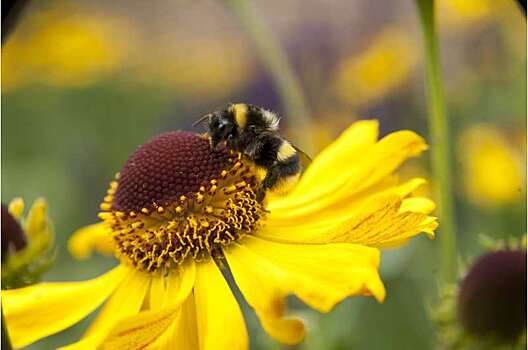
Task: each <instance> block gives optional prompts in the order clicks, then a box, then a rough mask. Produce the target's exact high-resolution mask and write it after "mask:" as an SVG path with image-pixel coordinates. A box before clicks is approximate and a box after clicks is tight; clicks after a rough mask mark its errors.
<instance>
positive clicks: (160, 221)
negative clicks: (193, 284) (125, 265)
mask: <svg viewBox="0 0 528 350" xmlns="http://www.w3.org/2000/svg"><path fill="white" fill-rule="evenodd" d="M258 186H259V182H258V180H257V177H256V171H255V169H254V165H253V164H251V163H249V162H248V161H247V160H245V159H243V158H242V156H241V155H240V154H238V153H236V152H232V151H230V150H227V149H221V150H214V149H211V147H210V145H209V142H208V140H207V139H205V138H204V137H202V136H200V135H198V134H194V133H190V132H170V133H164V134H161V135H158V136H156V137H154V138H153V139H151V140H150V141H148V142H147V143H145V144H143V145H142V146H140V147H139V148H138V149H137V150H136V152H134V153H133V154H132V155H131V156H130V158H129V159H128V160H127V162H126V164H125V166H124V167H123V169H122V171H121V172H120V173H119V174H118V175H117V176H116V179H115V181H112V182H111V183H110V187H109V189H108V191H107V195H106V196H105V197H104V201H103V203H102V204H101V209H102V210H103V212H101V213H100V214H99V216H100V217H101V218H102V219H103V220H104V221H105V222H106V223H107V224H108V225H109V226H110V227H111V229H112V235H113V239H114V241H115V244H116V250H117V255H118V256H119V257H120V258H122V259H124V260H126V261H128V262H129V263H131V264H132V265H134V266H135V267H136V268H138V269H139V270H146V271H165V270H167V269H170V268H172V267H174V266H175V265H177V264H180V263H182V262H183V261H184V260H185V259H186V258H193V259H195V260H201V259H203V258H204V257H205V256H206V255H207V254H211V252H212V251H214V250H215V247H218V246H223V245H227V244H229V243H231V242H233V241H235V240H237V239H239V238H240V237H242V236H244V235H246V234H249V233H251V232H252V231H253V230H255V228H256V227H257V225H258V224H259V220H260V219H261V218H262V217H263V216H264V215H265V210H264V208H263V205H262V204H261V203H260V202H258V201H257V199H256V192H257V188H258Z"/></svg>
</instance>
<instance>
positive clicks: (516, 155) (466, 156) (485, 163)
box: [459, 124, 525, 208]
mask: <svg viewBox="0 0 528 350" xmlns="http://www.w3.org/2000/svg"><path fill="white" fill-rule="evenodd" d="M459 153H460V157H461V160H462V162H461V163H462V165H463V175H464V176H463V181H464V188H465V191H466V193H467V197H468V199H469V200H470V201H471V202H472V203H474V204H475V205H478V206H480V207H484V208H493V207H497V206H501V205H506V204H509V203H516V202H519V201H520V200H521V198H522V197H523V195H522V193H523V192H524V189H525V180H524V176H525V174H524V168H523V166H522V163H523V161H522V159H524V158H525V157H524V156H523V155H522V154H521V153H522V152H521V151H519V150H518V149H517V148H516V147H515V146H514V145H512V144H511V143H510V142H509V141H508V136H507V135H505V134H504V133H503V132H502V131H501V130H499V129H497V128H495V127H493V126H492V125H488V124H481V125H477V126H473V127H471V128H469V129H467V130H465V131H464V132H463V133H462V134H461V136H460V140H459Z"/></svg>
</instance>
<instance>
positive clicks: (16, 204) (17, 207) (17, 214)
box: [8, 197, 24, 221]
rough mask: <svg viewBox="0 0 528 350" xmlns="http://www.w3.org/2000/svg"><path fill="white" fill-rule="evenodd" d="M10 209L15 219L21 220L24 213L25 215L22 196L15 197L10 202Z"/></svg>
mask: <svg viewBox="0 0 528 350" xmlns="http://www.w3.org/2000/svg"><path fill="white" fill-rule="evenodd" d="M8 210H9V213H10V214H11V215H13V217H14V218H15V219H17V220H18V221H20V220H21V219H22V215H24V200H23V199H22V198H20V197H16V198H13V199H12V200H11V202H9V208H8Z"/></svg>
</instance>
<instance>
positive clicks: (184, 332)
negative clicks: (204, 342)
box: [153, 294, 200, 350]
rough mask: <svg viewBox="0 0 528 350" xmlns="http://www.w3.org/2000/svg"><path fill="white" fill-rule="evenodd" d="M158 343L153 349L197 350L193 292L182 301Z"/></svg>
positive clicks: (198, 347)
mask: <svg viewBox="0 0 528 350" xmlns="http://www.w3.org/2000/svg"><path fill="white" fill-rule="evenodd" d="M160 340H161V341H160V343H159V344H156V345H157V346H155V347H153V349H160V350H166V349H185V350H199V349H200V346H199V341H198V329H197V323H196V306H195V302H194V296H193V294H189V295H188V297H187V299H186V300H185V301H184V302H183V304H182V306H181V310H180V312H179V314H178V316H177V318H176V320H175V321H174V322H173V323H172V325H171V326H170V328H169V329H168V331H167V332H166V334H164V335H163V336H162V338H161V339H160Z"/></svg>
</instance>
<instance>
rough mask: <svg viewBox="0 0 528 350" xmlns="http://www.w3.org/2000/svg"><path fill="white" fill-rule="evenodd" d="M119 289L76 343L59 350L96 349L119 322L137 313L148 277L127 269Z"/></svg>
mask: <svg viewBox="0 0 528 350" xmlns="http://www.w3.org/2000/svg"><path fill="white" fill-rule="evenodd" d="M123 268H124V269H125V270H126V275H125V276H124V278H123V280H122V281H121V283H120V285H119V287H118V288H117V289H116V290H115V292H114V293H113V294H112V296H111V298H110V300H108V302H107V303H106V304H105V306H104V307H103V309H102V310H101V312H100V313H99V315H98V316H97V318H96V320H95V321H94V322H93V323H92V324H91V325H90V327H89V328H88V330H87V331H86V333H85V334H84V335H83V338H82V339H81V340H79V341H78V342H75V343H73V344H70V345H67V346H64V347H61V348H60V350H86V349H96V348H98V347H99V346H100V345H101V344H102V343H103V341H104V339H105V338H106V337H107V335H108V334H109V332H110V331H111V330H112V329H113V327H115V326H116V325H117V324H118V323H119V322H122V321H123V320H124V319H126V318H127V317H130V316H132V315H135V314H137V313H138V312H139V310H140V308H141V306H142V304H143V302H144V299H145V295H146V293H147V290H148V288H149V285H150V277H149V276H148V275H147V274H145V273H142V272H139V271H137V270H135V269H132V268H129V267H123Z"/></svg>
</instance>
